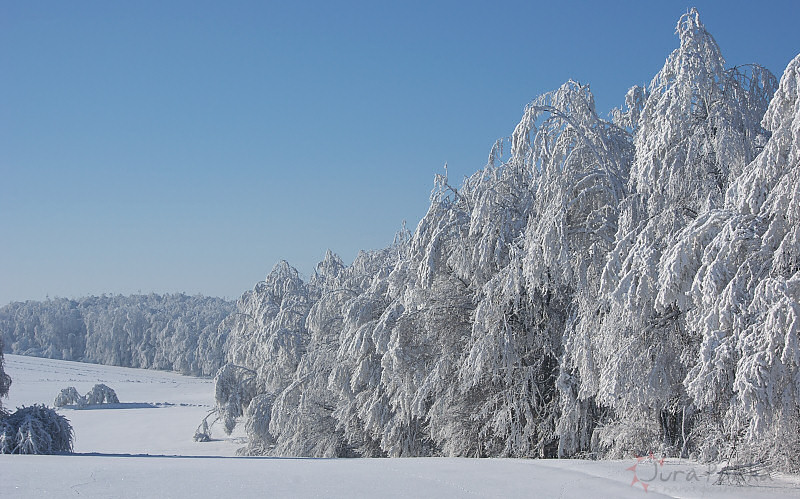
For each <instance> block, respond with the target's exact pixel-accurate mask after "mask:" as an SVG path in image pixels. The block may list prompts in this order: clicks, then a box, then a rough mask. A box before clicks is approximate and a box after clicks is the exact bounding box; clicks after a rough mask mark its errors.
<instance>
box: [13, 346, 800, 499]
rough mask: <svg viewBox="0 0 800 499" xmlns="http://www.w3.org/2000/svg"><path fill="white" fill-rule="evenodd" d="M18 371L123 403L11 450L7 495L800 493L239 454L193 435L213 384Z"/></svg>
mask: <svg viewBox="0 0 800 499" xmlns="http://www.w3.org/2000/svg"><path fill="white" fill-rule="evenodd" d="M6 371H7V372H8V374H9V375H10V376H11V378H12V379H13V384H12V385H11V391H10V393H9V398H8V399H6V400H4V401H3V404H4V406H6V408H8V409H13V408H14V407H16V406H21V405H30V404H34V403H44V404H47V405H52V403H53V400H54V399H55V397H56V395H57V394H58V393H59V392H60V390H61V389H62V388H66V387H68V386H75V387H76V388H77V389H78V392H80V393H86V392H87V391H89V390H90V389H91V388H92V386H94V384H96V383H105V384H106V385H108V386H110V387H111V388H113V389H114V390H115V391H116V392H117V395H118V396H119V399H120V404H115V405H112V406H109V407H108V408H103V409H99V408H92V409H83V410H81V409H74V408H62V409H59V411H60V412H61V413H62V414H64V415H65V416H66V417H67V418H68V419H69V420H70V421H71V423H72V425H73V427H74V428H75V454H73V455H64V456H16V455H14V456H9V455H0V497H3V498H5V497H148V498H151V497H437V498H439V497H564V498H566V497H580V498H583V497H591V498H595V497H609V498H610V497H622V498H625V497H633V498H646V497H719V498H722V497H745V498H767V497H800V481H798V479H797V477H794V476H785V475H773V476H759V477H750V478H749V479H748V480H747V483H745V484H743V485H738V486H733V485H724V486H720V485H714V482H715V481H716V475H715V473H714V469H713V467H712V468H710V467H708V466H705V465H701V464H697V463H692V462H686V461H678V460H667V461H666V462H664V463H663V464H661V463H659V462H654V461H649V460H645V461H641V462H638V463H637V460H635V459H630V460H622V461H601V462H598V461H576V460H523V459H457V458H407V459H297V458H242V457H235V451H236V448H237V447H239V446H240V445H241V442H242V440H241V438H242V436H241V435H236V434H234V435H233V436H231V437H228V436H226V435H224V433H223V432H222V430H221V428H220V427H219V426H217V425H215V426H214V427H213V428H212V433H213V437H214V438H215V439H216V440H214V441H211V442H205V443H199V442H194V441H193V440H192V435H193V434H194V430H195V428H196V427H197V425H198V424H199V423H200V421H201V420H202V418H203V417H204V416H205V415H206V414H207V413H208V412H209V411H210V410H211V408H212V407H213V402H214V384H213V381H212V380H209V379H201V378H193V377H188V376H182V375H179V374H174V373H166V372H159V371H149V370H141V369H128V368H120V367H109V366H100V365H95V364H82V363H77V362H65V361H57V360H50V359H39V358H34V357H22V356H17V355H6ZM634 465H635V466H634ZM709 472H710V473H709ZM645 485H646V486H647V488H646V490H645Z"/></svg>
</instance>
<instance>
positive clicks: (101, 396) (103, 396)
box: [53, 383, 119, 408]
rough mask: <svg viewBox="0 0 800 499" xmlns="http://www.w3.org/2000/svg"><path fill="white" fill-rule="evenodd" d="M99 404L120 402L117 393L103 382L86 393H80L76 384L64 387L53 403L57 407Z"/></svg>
mask: <svg viewBox="0 0 800 499" xmlns="http://www.w3.org/2000/svg"><path fill="white" fill-rule="evenodd" d="M99 404H119V398H118V397H117V393H116V392H115V391H114V390H113V389H111V388H109V387H108V386H106V385H104V384H103V383H98V384H96V385H94V387H92V389H91V390H89V392H88V393H87V394H86V395H81V394H79V393H78V390H77V389H75V387H74V386H70V387H67V388H64V389H62V390H61V393H59V394H58V395H57V396H56V400H55V402H53V405H55V406H56V407H64V406H65V405H75V406H78V407H79V408H83V407H86V406H87V405H99Z"/></svg>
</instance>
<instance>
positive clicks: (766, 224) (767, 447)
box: [217, 10, 800, 469]
mask: <svg viewBox="0 0 800 499" xmlns="http://www.w3.org/2000/svg"><path fill="white" fill-rule="evenodd" d="M677 32H678V35H679V37H680V47H679V48H678V49H676V50H675V51H674V52H673V53H672V54H671V55H670V56H669V58H668V59H667V61H666V63H665V65H664V67H663V68H662V69H661V71H660V72H659V73H658V74H657V75H656V76H655V77H654V78H653V80H652V82H651V83H650V84H649V85H648V86H647V87H646V88H642V87H634V88H633V89H631V90H630V91H629V92H628V94H627V96H626V98H625V105H624V106H623V107H622V108H620V109H619V110H617V111H615V112H614V113H613V116H612V119H611V121H607V120H604V119H602V118H600V117H598V115H597V114H596V112H595V106H594V101H593V97H592V94H591V93H590V91H589V87H588V86H584V85H581V84H579V83H576V82H572V81H570V82H567V83H566V84H564V85H563V86H562V87H561V88H559V89H557V90H555V91H553V92H551V93H548V94H545V95H543V96H541V97H539V98H538V99H536V100H535V101H533V102H532V103H531V104H530V105H529V106H528V107H527V108H526V110H525V113H524V116H523V118H522V120H521V121H520V123H519V124H518V125H517V127H516V128H515V130H514V132H513V134H512V135H511V137H510V138H508V139H505V140H501V141H498V143H497V144H496V145H495V146H494V147H493V149H492V151H491V154H490V157H489V162H488V165H487V166H486V167H485V168H484V169H482V170H481V171H479V172H477V173H475V174H474V175H472V176H471V177H469V178H466V179H465V180H464V181H463V183H462V184H461V185H460V186H457V187H454V186H453V185H452V184H451V183H450V180H449V179H448V178H447V175H446V173H445V175H441V176H437V178H436V186H435V189H434V191H433V193H432V196H431V204H430V208H429V210H428V213H427V214H426V215H425V217H424V218H423V219H422V221H421V222H420V223H419V225H418V227H417V228H416V231H415V232H414V233H413V235H412V234H410V233H408V232H407V231H405V230H403V231H401V232H400V233H399V234H398V237H397V238H396V240H395V242H394V243H393V244H392V245H391V246H389V247H388V248H385V249H383V250H379V251H370V252H362V253H360V254H359V255H358V257H357V258H356V259H355V261H354V262H353V264H352V265H350V266H346V265H344V264H343V263H342V261H341V260H340V259H339V258H338V257H337V256H335V255H333V254H330V253H329V254H328V255H327V256H326V258H325V259H324V261H323V262H321V263H320V264H319V265H318V267H317V269H316V271H315V273H314V274H313V275H312V276H311V278H310V279H309V280H308V282H304V281H303V280H301V279H300V277H299V276H298V273H297V271H296V270H294V269H293V268H292V267H290V266H289V265H288V264H287V263H285V262H281V263H279V264H278V265H276V266H275V268H274V269H273V271H272V272H271V273H270V274H269V275H268V276H267V278H266V280H265V281H263V282H261V283H258V284H257V285H256V287H255V288H254V289H253V290H252V291H250V292H247V293H245V294H244V295H243V296H242V298H241V299H240V300H239V302H238V304H237V311H236V312H235V313H234V314H233V315H231V316H230V317H229V318H228V319H227V320H226V322H225V323H224V324H223V328H224V329H226V330H227V331H229V337H228V346H227V352H228V354H227V359H226V360H227V362H228V363H227V364H226V365H225V367H223V369H222V370H221V371H220V372H219V374H218V376H217V400H218V404H219V408H220V413H221V415H222V416H223V417H224V418H225V421H226V426H227V427H228V428H229V429H231V428H233V426H234V425H235V424H236V422H237V420H238V421H244V424H245V428H246V430H247V433H248V436H249V443H248V445H247V447H246V448H244V449H243V452H245V453H250V454H273V455H304V456H427V455H453V456H548V457H549V456H597V457H605V456H624V455H630V454H633V453H646V452H649V451H653V452H662V453H666V454H669V455H683V456H686V455H692V456H696V457H699V458H703V459H720V458H728V457H731V456H733V457H741V458H747V459H766V460H770V462H772V463H775V464H787V463H788V464H789V465H791V466H793V467H794V468H795V469H796V468H797V467H798V462H797V456H796V452H794V453H792V452H787V449H794V450H795V451H796V449H797V448H800V436H798V435H800V402H799V401H800V340H799V339H798V329H800V318H799V317H798V315H800V305H799V304H798V297H800V273H798V271H800V203H799V202H798V201H800V200H798V199H797V197H798V196H800V177H799V176H800V156H798V155H800V86H799V85H800V58H798V59H795V60H794V61H793V62H792V63H791V64H790V65H789V67H788V68H787V69H786V73H785V74H784V76H783V78H782V80H781V82H780V85H778V82H777V81H776V79H775V77H774V76H772V75H771V74H770V73H769V72H768V71H767V70H765V69H763V68H761V67H759V66H747V67H734V68H726V67H725V63H724V59H723V57H722V55H721V53H720V50H719V47H718V46H717V44H716V43H715V41H714V39H713V38H712V37H711V35H710V34H709V33H708V32H707V31H706V30H705V28H704V27H703V25H702V23H701V22H700V20H699V17H698V14H697V12H696V11H694V10H693V11H691V12H690V13H688V14H686V15H684V16H683V17H682V18H681V19H680V21H679V23H678V26H677ZM773 95H774V96H773ZM781 460H782V461H781Z"/></svg>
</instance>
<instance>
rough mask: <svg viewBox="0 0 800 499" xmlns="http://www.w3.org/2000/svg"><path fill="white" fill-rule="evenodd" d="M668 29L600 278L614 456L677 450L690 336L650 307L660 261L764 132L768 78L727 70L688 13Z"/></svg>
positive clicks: (675, 306)
mask: <svg viewBox="0 0 800 499" xmlns="http://www.w3.org/2000/svg"><path fill="white" fill-rule="evenodd" d="M677 32H678V35H679V37H680V47H679V48H678V49H676V50H675V51H674V52H673V53H672V54H671V55H670V56H669V58H668V59H667V62H666V64H665V65H664V67H663V68H662V70H661V71H660V72H659V73H658V74H657V75H656V77H655V78H654V79H653V81H652V82H651V83H650V86H649V87H648V90H647V98H646V100H645V101H644V106H643V108H642V110H641V113H640V115H639V120H638V124H637V128H636V135H635V138H634V146H635V158H634V161H633V164H632V166H631V173H630V179H629V181H628V190H629V194H628V196H627V197H626V198H625V199H624V200H623V201H622V202H621V204H620V217H619V220H620V222H619V229H618V232H617V237H616V243H615V247H614V249H613V250H612V251H611V252H610V254H609V258H608V263H607V265H606V267H605V269H604V272H603V277H602V281H603V282H602V289H603V291H604V292H605V293H606V296H607V302H606V303H607V307H608V310H607V311H606V312H604V313H602V314H599V315H598V317H600V318H601V320H600V321H599V324H598V330H599V331H600V337H601V339H602V343H601V344H600V345H598V348H597V349H596V350H597V352H596V353H598V354H599V356H600V359H599V362H598V363H597V365H598V366H599V367H600V370H599V372H600V376H599V391H598V401H599V402H600V403H602V404H603V405H604V406H606V407H609V408H611V409H612V410H613V411H614V412H615V419H616V421H615V422H614V423H613V424H608V425H606V427H605V430H604V432H603V440H604V442H605V443H606V444H607V445H609V446H610V447H611V448H612V449H615V452H618V453H619V452H626V451H635V450H641V449H644V448H661V449H664V450H666V451H674V449H676V448H678V449H680V448H683V447H685V444H686V438H687V435H686V429H687V424H686V422H687V417H688V418H691V416H692V414H691V411H692V407H691V403H690V400H689V398H688V395H687V393H686V390H685V389H684V387H683V379H684V378H685V377H686V375H687V373H688V370H689V369H690V366H691V361H689V359H690V358H691V356H692V355H693V353H694V350H695V349H696V344H695V341H694V340H693V338H692V336H691V334H690V332H689V331H688V330H687V328H686V326H685V322H684V316H683V311H682V310H681V308H680V306H679V305H680V304H679V303H678V302H677V301H662V302H659V303H658V304H657V303H656V295H657V293H658V288H659V284H660V283H659V274H658V262H659V260H660V259H661V258H662V256H663V254H664V251H665V249H666V247H667V246H668V245H669V243H670V242H671V240H672V238H673V237H674V235H675V234H677V233H678V232H679V231H680V230H681V229H683V228H684V227H685V226H686V225H688V224H690V223H692V221H693V220H695V219H696V218H697V217H698V214H700V213H702V212H704V211H707V210H709V209H713V208H715V207H718V206H720V205H721V204H722V202H723V196H724V193H725V189H726V188H727V186H728V183H729V180H730V178H731V176H736V175H738V174H739V173H740V172H741V171H742V170H743V168H744V167H745V165H746V164H747V163H749V162H750V161H751V160H752V159H753V158H754V157H755V155H756V153H757V152H758V151H759V150H760V149H761V147H763V144H764V142H765V141H766V138H767V136H768V134H767V133H766V132H765V131H764V129H763V128H762V127H761V125H760V121H761V116H763V112H764V110H765V109H764V106H765V105H766V103H767V102H768V100H769V97H770V96H771V93H772V91H773V89H774V83H773V80H774V78H772V77H771V75H769V73H768V72H767V71H765V70H762V69H760V68H754V69H753V70H752V71H751V72H750V73H749V75H745V74H744V73H743V72H742V71H740V70H739V69H738V68H733V69H731V70H726V69H725V67H724V59H723V58H722V55H721V52H720V50H719V47H718V46H717V44H716V42H715V41H714V39H713V37H712V36H711V35H710V34H709V33H708V32H707V31H706V30H705V27H704V26H703V24H702V23H701V22H700V19H699V15H698V13H697V11H696V10H694V9H693V10H692V11H691V12H689V13H688V14H686V15H684V16H683V17H681V19H680V21H679V22H678V27H677ZM679 299H680V298H678V300H679Z"/></svg>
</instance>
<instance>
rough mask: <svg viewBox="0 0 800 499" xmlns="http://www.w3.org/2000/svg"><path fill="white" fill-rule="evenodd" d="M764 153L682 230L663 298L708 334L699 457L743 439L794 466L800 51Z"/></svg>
mask: <svg viewBox="0 0 800 499" xmlns="http://www.w3.org/2000/svg"><path fill="white" fill-rule="evenodd" d="M763 124H764V127H765V128H766V129H768V130H770V131H771V132H772V137H771V138H770V139H769V141H768V142H767V143H766V146H765V147H764V150H763V151H762V152H761V154H760V155H759V156H758V157H757V158H756V159H755V161H753V162H752V163H750V164H749V165H748V166H747V167H745V168H744V171H743V174H742V175H741V176H740V177H739V178H737V179H736V180H735V181H733V182H732V183H731V185H730V187H729V188H728V190H727V194H726V199H725V205H724V207H722V208H720V209H717V210H711V211H709V212H708V213H705V214H703V216H701V217H698V219H697V220H695V221H694V223H692V224H691V225H689V226H688V227H687V228H686V229H685V230H684V231H682V232H681V233H680V234H679V235H678V237H677V239H676V241H675V243H674V244H673V245H672V246H671V247H670V249H669V251H668V252H667V253H666V255H665V258H663V259H662V261H661V263H660V266H659V274H660V276H661V279H662V287H661V289H660V290H659V295H658V304H659V305H661V306H663V304H664V303H676V304H677V306H678V307H679V308H680V310H682V311H685V313H686V317H687V324H688V325H689V326H690V328H691V329H692V330H693V331H695V332H696V335H697V336H698V341H699V342H700V345H699V348H698V351H697V354H696V357H695V359H694V360H695V364H694V366H693V367H692V369H691V370H690V372H689V373H688V375H687V376H686V379H685V381H684V383H685V385H686V387H687V390H688V393H689V394H690V395H691V396H692V397H693V399H694V403H695V405H696V406H697V407H698V409H700V411H702V412H701V415H702V422H703V426H702V427H700V428H698V432H697V438H698V440H700V445H698V447H699V452H700V456H701V457H706V458H712V459H713V458H718V457H719V453H720V452H726V451H727V449H729V448H730V447H733V446H735V445H737V444H742V445H740V447H744V449H740V450H744V451H747V452H750V453H755V454H756V458H761V459H764V458H768V459H769V460H771V461H773V462H774V461H776V460H784V461H786V462H785V463H784V464H785V465H788V466H789V467H791V468H793V469H797V468H798V467H800V462H798V460H797V459H796V457H795V454H796V453H795V452H794V450H796V448H797V445H799V444H800V437H798V435H800V433H798V430H799V429H800V370H799V369H798V367H800V362H798V360H799V359H800V349H798V331H799V330H798V324H800V322H798V318H799V317H800V315H798V311H800V308H798V302H799V301H800V295H798V291H800V288H798V282H800V281H798V279H799V277H798V276H800V274H798V271H799V270H800V264H798V262H800V236H799V235H798V234H800V232H799V231H798V228H797V227H798V224H800V215H798V206H800V204H798V202H799V201H800V199H799V195H798V192H800V133H798V130H800V128H799V127H798V125H799V124H800V57H797V58H795V59H794V60H793V61H792V62H791V63H790V64H789V66H788V67H787V69H786V71H785V73H784V75H783V77H782V78H781V82H780V86H779V88H778V90H777V92H776V93H775V97H774V98H773V99H772V101H771V103H770V105H769V109H768V110H767V113H766V115H765V117H764V120H763Z"/></svg>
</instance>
